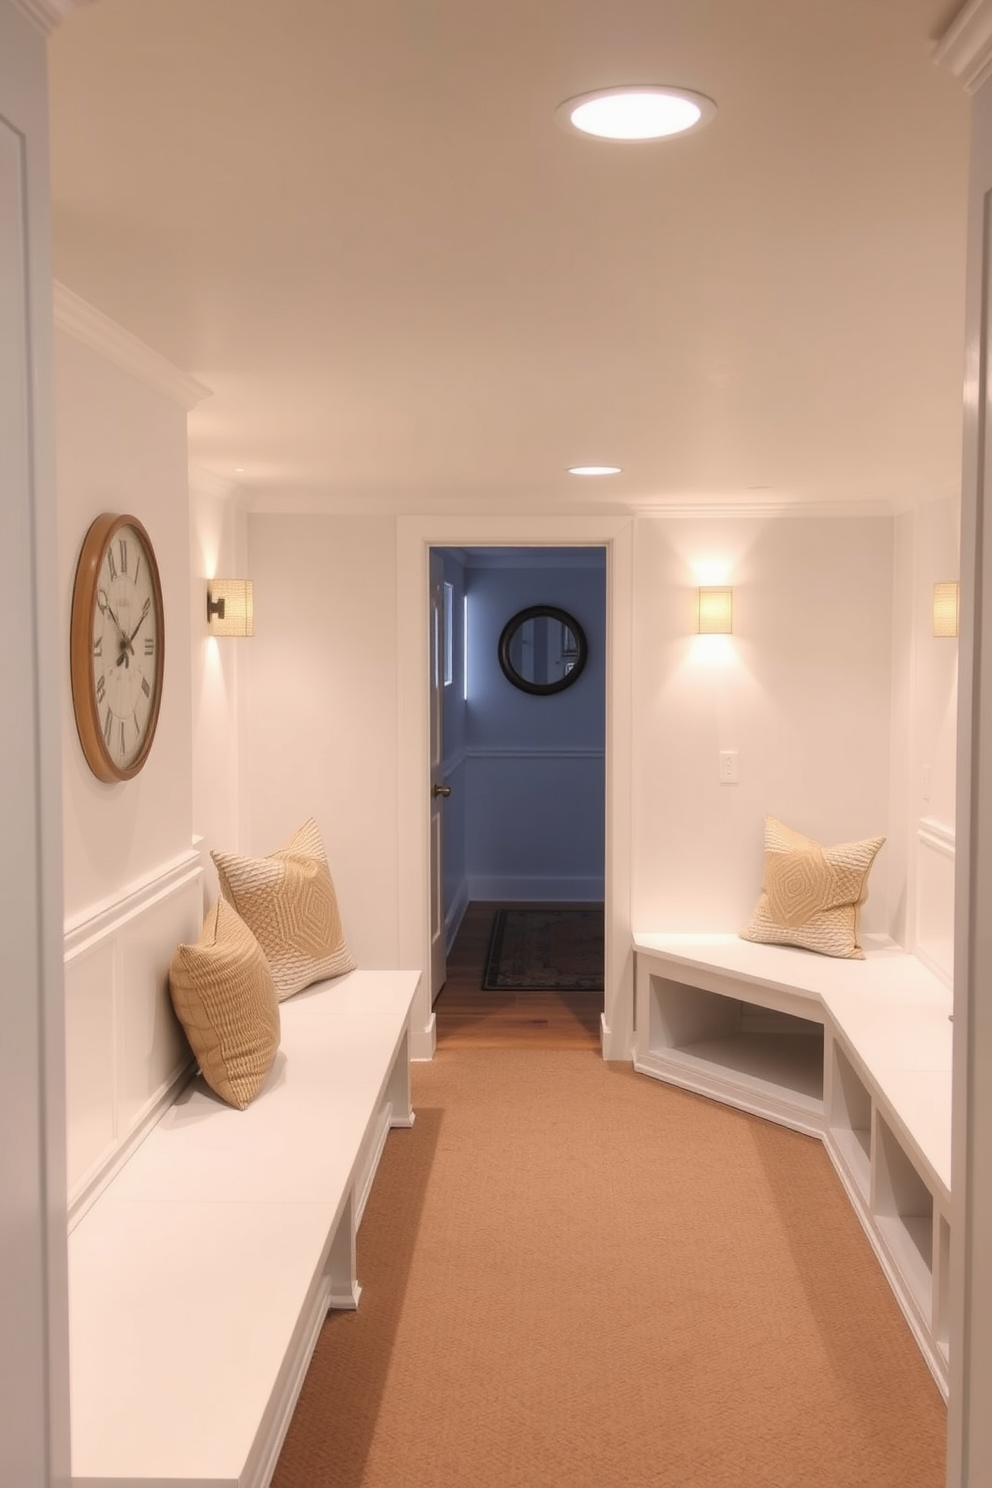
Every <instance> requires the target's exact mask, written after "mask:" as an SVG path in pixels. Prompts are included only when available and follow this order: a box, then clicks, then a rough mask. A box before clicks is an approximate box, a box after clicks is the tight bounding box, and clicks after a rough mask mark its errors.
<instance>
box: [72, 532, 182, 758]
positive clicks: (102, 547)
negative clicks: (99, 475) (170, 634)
mask: <svg viewBox="0 0 992 1488" xmlns="http://www.w3.org/2000/svg"><path fill="white" fill-rule="evenodd" d="M122 527H132V528H133V529H134V531H135V532H136V533H137V534H138V536H139V538H140V539H141V542H142V544H143V546H144V550H145V554H146V557H147V561H148V566H149V570H150V573H151V589H152V603H153V606H154V610H155V633H156V636H157V638H158V640H157V645H158V658H157V665H156V669H155V685H154V688H153V690H152V698H151V704H150V708H149V715H148V723H147V725H146V728H145V738H144V742H143V744H142V746H141V749H140V751H139V752H138V754H137V755H136V756H135V757H134V759H133V760H132V761H131V763H130V764H129V765H127V766H121V765H119V764H118V763H117V762H116V760H115V759H114V758H113V756H112V754H111V753H110V751H109V749H108V748H107V745H106V741H105V740H104V737H103V729H102V728H101V726H100V712H99V704H98V701H97V696H96V689H95V685H94V679H93V660H92V654H93V616H94V612H95V610H96V604H97V590H98V588H99V575H100V569H101V567H102V565H103V561H104V558H105V556H106V553H107V548H108V547H109V546H110V544H111V543H112V542H113V540H114V537H115V536H116V535H117V533H118V532H119V531H120V529H121V528H122ZM69 673H70V680H71V684H72V710H73V713H74V715H75V719H76V732H77V733H78V735H79V743H80V746H81V748H82V751H83V755H84V756H85V759H86V763H87V764H88V765H89V767H90V769H91V770H92V771H93V774H94V775H95V776H96V777H97V779H98V780H102V781H103V782H104V783H105V784H107V785H113V784H116V783H117V782H118V781H121V780H133V779H134V777H135V775H137V774H138V771H139V770H140V769H141V768H142V766H143V765H144V763H145V761H146V759H147V758H148V752H149V750H150V749H151V747H152V741H153V739H154V738H155V730H156V728H157V726H158V715H159V708H160V706H161V703H162V682H163V678H164V676H165V607H164V605H163V602H162V581H161V578H160V576H159V571H158V562H157V560H156V558H155V549H154V548H153V546H152V541H151V538H150V537H149V536H148V533H147V531H146V529H145V527H144V525H143V524H142V523H141V522H139V521H138V518H137V517H134V516H131V515H130V514H128V513H119V512H103V513H102V514H101V515H100V516H99V517H97V518H96V520H95V521H94V522H93V523H92V524H91V525H90V527H89V530H88V531H87V533H86V536H85V537H84V538H83V546H82V549H81V551H80V554H79V561H78V563H77V564H76V577H75V581H74V583H73V589H72V614H71V620H70V626H69Z"/></svg>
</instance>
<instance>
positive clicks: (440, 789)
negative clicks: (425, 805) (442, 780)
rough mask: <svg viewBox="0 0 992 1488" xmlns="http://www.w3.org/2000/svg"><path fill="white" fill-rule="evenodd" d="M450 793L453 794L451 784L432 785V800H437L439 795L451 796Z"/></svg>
mask: <svg viewBox="0 0 992 1488" xmlns="http://www.w3.org/2000/svg"><path fill="white" fill-rule="evenodd" d="M450 795H451V786H450V785H432V786H431V799H432V800H435V801H436V800H437V798H438V796H450Z"/></svg>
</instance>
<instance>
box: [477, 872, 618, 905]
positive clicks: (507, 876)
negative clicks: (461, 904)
mask: <svg viewBox="0 0 992 1488" xmlns="http://www.w3.org/2000/svg"><path fill="white" fill-rule="evenodd" d="M604 887H605V886H604V883H603V877H602V874H596V875H593V874H586V875H583V876H581V877H580V876H579V875H577V874H576V875H573V876H572V877H571V878H564V877H561V876H560V875H558V874H548V875H547V877H542V876H541V875H540V874H536V875H535V874H529V875H528V876H526V877H521V876H519V875H517V874H515V873H470V874H469V876H468V897H469V899H470V900H471V902H472V903H473V904H477V903H479V902H480V901H481V902H482V903H495V902H500V901H502V902H504V903H506V902H510V903H513V902H517V901H519V902H520V903H522V904H524V903H527V902H528V901H532V902H533V903H535V904H539V903H548V904H550V903H552V902H557V901H560V902H561V903H562V904H599V903H601V902H602V900H603V894H604Z"/></svg>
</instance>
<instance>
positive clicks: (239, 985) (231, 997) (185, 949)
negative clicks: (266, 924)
mask: <svg viewBox="0 0 992 1488" xmlns="http://www.w3.org/2000/svg"><path fill="white" fill-rule="evenodd" d="M169 990H170V992H171V994H172V1005H173V1007H174V1008H175V1010H176V1017H177V1018H178V1019H179V1021H180V1023H181V1024H182V1025H183V1028H184V1029H185V1030H186V1037H187V1038H188V1039H189V1045H190V1048H191V1049H192V1050H193V1053H194V1055H195V1056H196V1062H197V1064H198V1065H199V1066H200V1073H201V1074H202V1076H203V1078H204V1079H205V1080H206V1082H207V1084H208V1085H209V1086H210V1088H211V1090H213V1091H215V1092H216V1094H217V1095H219V1096H220V1098H221V1100H225V1101H227V1103H228V1105H231V1106H237V1108H238V1110H239V1111H243V1110H244V1108H245V1106H247V1105H249V1104H250V1102H251V1101H252V1100H254V1098H255V1096H256V1095H257V1094H258V1092H259V1090H260V1089H261V1088H262V1084H263V1082H264V1080H265V1077H266V1075H267V1074H268V1072H269V1070H270V1069H271V1067H272V1061H273V1060H274V1059H275V1057H276V1050H277V1049H278V1048H279V1031H280V1030H279V1001H278V998H277V997H276V989H275V985H274V983H273V981H272V973H271V972H270V971H269V966H268V962H267V961H266V959H265V957H264V955H263V954H262V948H261V946H260V945H259V943H258V941H257V940H256V939H255V937H254V935H252V933H251V931H250V930H249V929H248V926H247V925H246V924H245V923H244V922H243V920H241V919H240V918H239V916H238V915H237V914H236V912H235V911H234V910H233V909H232V908H231V906H230V905H229V904H226V903H225V902H224V900H223V899H218V900H217V903H216V904H215V905H214V906H213V908H212V909H211V910H210V913H209V914H208V915H207V917H206V919H205V920H204V923H203V929H202V930H201V932H200V936H199V939H198V940H197V941H196V942H195V944H193V945H180V946H177V947H176V950H175V954H174V955H173V957H172V965H171V966H170V968H169Z"/></svg>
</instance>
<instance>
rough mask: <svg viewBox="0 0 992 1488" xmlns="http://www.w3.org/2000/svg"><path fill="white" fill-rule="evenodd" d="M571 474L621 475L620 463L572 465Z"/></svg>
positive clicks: (569, 469)
mask: <svg viewBox="0 0 992 1488" xmlns="http://www.w3.org/2000/svg"><path fill="white" fill-rule="evenodd" d="M568 473H569V475H619V474H620V466H619V465H570V466H569V467H568Z"/></svg>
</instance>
